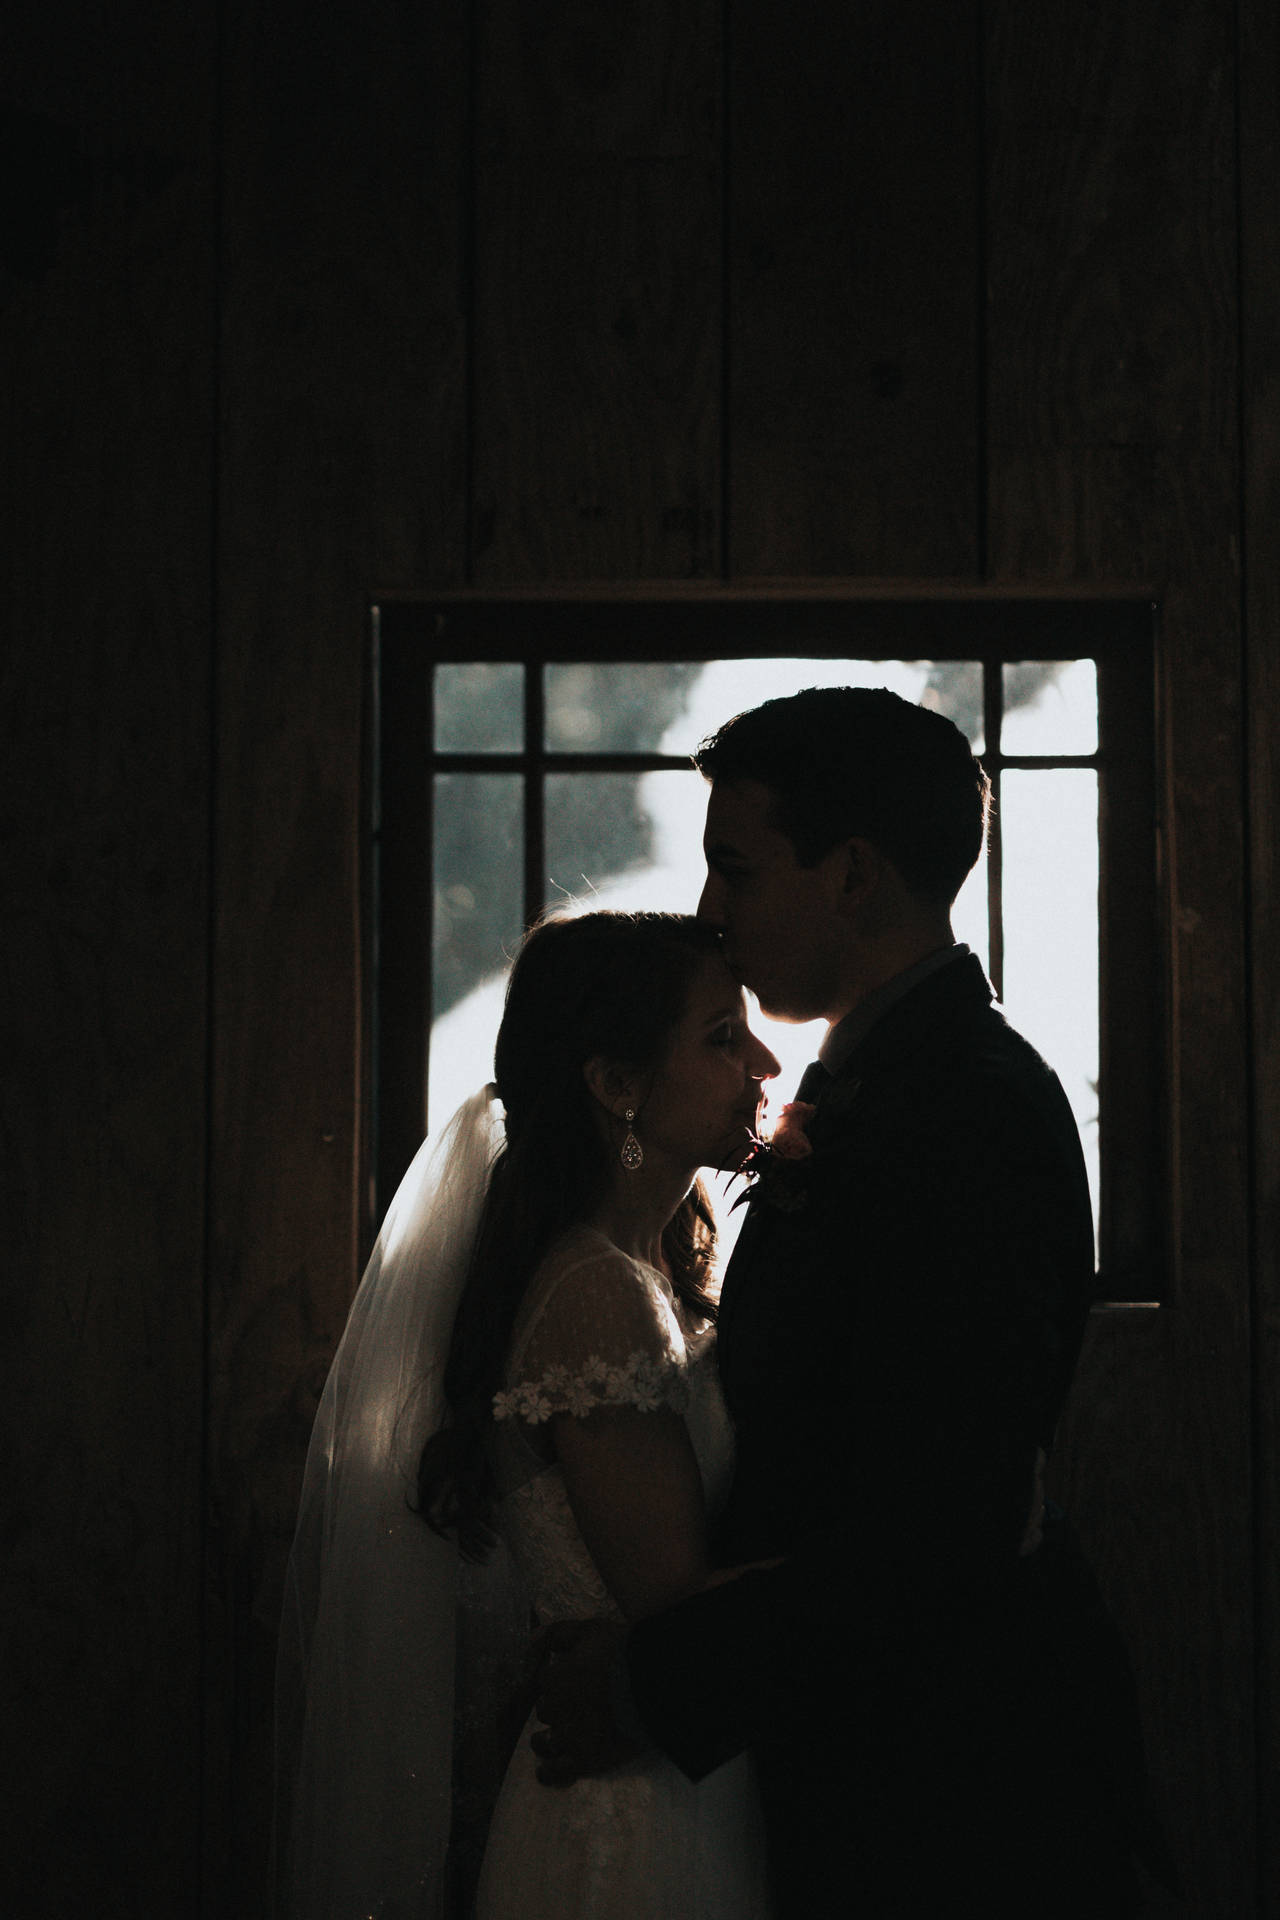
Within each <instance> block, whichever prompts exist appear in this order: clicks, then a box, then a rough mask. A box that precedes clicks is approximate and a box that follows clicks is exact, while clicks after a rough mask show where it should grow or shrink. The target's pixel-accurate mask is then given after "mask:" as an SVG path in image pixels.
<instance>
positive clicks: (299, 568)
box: [207, 0, 467, 1915]
mask: <svg viewBox="0 0 1280 1920" xmlns="http://www.w3.org/2000/svg"><path fill="white" fill-rule="evenodd" d="M466 32H467V8H466V4H465V0H446V4H443V5H440V6H435V7H430V8H422V7H419V6H416V5H413V4H410V3H409V0H359V4H357V3H356V0H339V4H337V5H334V6H327V7H324V8H321V9H311V10H309V11H308V10H305V9H303V10H299V9H297V8H295V7H292V6H288V5H285V4H283V0H228V4H227V6H226V9H225V25H224V35H223V44H224V59H225V70H224V76H223V93H224V101H225V131H224V151H223V159H224V177H223V207H224V242H223V259H224V275H223V299H222V379H221V392H222V422H221V427H222V464H221V542H220V551H219V556H218V596H219V597H218V610H219V620H220V629H221V648H220V661H219V680H218V689H217V701H218V767H217V823H218V825H217V897H218V922H217V946H216V956H217V959H216V983H217V995H216V1001H215V1014H214V1018H215V1028H214V1032H215V1089H214V1092H215V1105H214V1121H213V1126H214V1159H213V1187H212V1219H213V1268H212V1284H211V1343H212V1344H211V1369H212V1409H211V1449H212V1464H211V1473H212V1493H211V1543H212V1544H211V1555H210V1563H211V1576H212V1581H213V1599H212V1617H211V1627H210V1645H211V1679H210V1689H209V1721H210V1730H211V1731H210V1742H209V1751H210V1773H209V1790H208V1798H209V1808H210V1818H209V1831H208V1845H207V1871H208V1896H207V1897H208V1900H209V1903H210V1906H211V1907H212V1908H213V1909H214V1910H215V1911H225V1912H235V1913H237V1914H245V1915H250V1914H253V1913H255V1912H257V1911H259V1910H260V1907H261V1902H262V1900H263V1899H264V1896H265V1885H266V1873H265V1867H266V1828H267V1822H268V1820H269V1817H270V1806H271V1794H270V1757H271V1688H272V1672H273V1660H274V1647H275V1634H276V1625H277V1620H278V1612H279V1600H280V1590H281V1581H282V1576H283V1567H284V1561H285V1557H286V1554H287V1549H288V1543H289V1539H290V1536H291V1533H292V1527H293V1520H294V1512H295V1506H296V1496H297V1488H298V1483H299V1479H300V1475H301V1468H302V1461H303V1457H304V1454H305V1449H306V1444H307V1439H308V1435H309V1431H310V1426H311V1420H312V1416H313V1414H314V1410H315V1405H316V1401H317V1398H318V1395H319V1391H320V1387H321V1385H322V1382H323V1379H324V1375H325V1372H326V1369H327V1366H328V1362H329V1358H330V1356H331V1354H332V1351H333V1348H334V1346H335V1345H336V1342H337V1339H338V1337H339V1335H340V1333H341V1330H342V1325H343V1321H344V1318H345V1314H346V1309H347V1306H348V1304H349V1302H350V1298H351V1293H352V1290H353V1286H354V1282H355V1278H356V1267H357V1221H358V1207H357V1192H356V1187H357V1181H356V1170H357V1165H358V1160H359V1153H360V1145H361V1143H360V1140H359V1137H358V1115H359V1109H360V1094H361V1078H362V1064H361V1059H360V1052H359V1033H360V1019H359V1016H360V1011H361V996H362V981H361V978H360V958H361V956H360V927H359V906H360V880H361V876H360V872H359V867H358V853H359V848H358V839H359V824H360V815H361V740H362V726H363V708H364V701H365V697H366V688H365V663H366V652H367V606H368V601H369V600H370V598H371V597H372V596H374V595H375V594H376V593H377V591H378V590H379V589H381V588H384V587H388V586H400V585H403V584H405V583H406V582H423V581H436V582H440V583H453V582H456V581H457V580H458V579H459V578H460V576H461V572H462V566H463V545H464V534H463V528H464V524H465V481H464V475H465V441H464V421H465V335H464V324H463V314H464V295H463V275H462V266H461V257H460V230H461V220H460V209H461V206H462V200H463V196H462V154H463V144H464V143H463V123H464V115H465V103H466V94H467V82H466V71H467V63H466Z"/></svg>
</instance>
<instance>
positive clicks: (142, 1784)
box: [0, 0, 213, 1915]
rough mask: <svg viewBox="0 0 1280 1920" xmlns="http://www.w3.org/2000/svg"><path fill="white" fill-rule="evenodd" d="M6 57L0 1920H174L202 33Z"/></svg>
mask: <svg viewBox="0 0 1280 1920" xmlns="http://www.w3.org/2000/svg"><path fill="white" fill-rule="evenodd" d="M6 38H7V41H8V44H7V47H6V58H5V61H4V69H3V70H4V105H3V107H0V133H2V134H3V136H4V143H5V174H6V190H7V196H9V203H8V206H7V208H6V211H7V213H9V214H10V217H9V218H8V219H7V220H6V224H5V229H4V237H3V243H2V256H0V296H2V297H0V358H2V359H3V365H4V379H3V381H2V382H0V410H2V418H0V444H2V445H3V447H4V450H5V456H6V458H5V461H4V463H3V468H2V470H0V515H2V517H3V533H2V534H0V606H2V607H3V618H4V622H5V628H6V631H5V636H4V642H3V645H2V646H0V712H3V714H4V731H5V740H4V753H3V756H2V767H0V814H2V824H0V848H2V850H3V853H2V858H3V879H4V893H5V917H4V938H3V941H2V942H0V981H2V983H3V984H2V988H0V1007H2V1008H3V1014H2V1015H0V1020H2V1027H0V1032H2V1036H3V1039H2V1045H3V1055H4V1063H5V1070H4V1074H3V1077H2V1078H0V1141H2V1143H3V1154H2V1156H0V1158H2V1160H3V1166H4V1175H3V1187H4V1200H5V1207H4V1217H5V1223H6V1225H5V1254H6V1260H5V1265H4V1280H3V1295H4V1306H3V1325H4V1344H3V1351H4V1367H3V1391H2V1392H0V1421H2V1423H3V1456H4V1460H5V1473H4V1487H3V1494H2V1496H0V1501H2V1506H3V1514H2V1518H0V1527H2V1530H3V1536H4V1541H5V1555H4V1562H3V1576H2V1579H0V1595H2V1598H0V1606H2V1608H3V1619H4V1627H3V1639H4V1644H5V1649H6V1656H7V1657H6V1660H5V1681H4V1689H3V1699H2V1700H0V1749H2V1751H3V1761H4V1764H3V1768H2V1772H3V1778H4V1782H5V1788H4V1793H5V1810H4V1818H3V1822H2V1823H0V1824H2V1825H3V1832H4V1846H3V1861H2V1863H0V1906H3V1907H4V1909H5V1910H6V1911H8V1912H13V1913H30V1914H41V1915H44V1914H50V1915H52V1914H63V1913H67V1914H70V1913H101V1914H115V1913H118V1912H126V1911H145V1912H152V1913H174V1912H183V1911H188V1912H189V1911H193V1910H195V1907H196V1904H197V1902H198V1878H197V1868H196V1862H197V1860H198V1855H199V1791H198V1789H199V1705H200V1699H199V1692H200V1642H199V1622H200V1577H201V1553H200V1507H201V1443H202V1428H203V1411H204V1408H203V1373H204V1358H203V1338H202V1331H203V1330H202V1318H203V1233H204V1160H205V1047H206V1030H205V1020H206V993H207V968H206V946H207V916H208V881H209V876H208V863H207V848H208V761H209V752H208V682H209V671H210V665H209V663H210V603H209V588H208V553H209V540H210V530H211V524H212V464H213V460H212V359H211V349H212V305H211V284H212V263H213V218H212V210H213V200H212V149H211V131H212V129H211V112H212V91H213V88H212V82H213V67H212V43H213V36H212V12H211V9H210V8H207V7H199V6H197V7H193V8H191V9H188V10H187V14H186V19H185V23H184V36H183V39H182V43H181V45H178V44H176V43H175V41H174V39H173V38H172V36H171V35H170V34H169V32H168V30H167V27H166V21H165V17H164V9H163V8H156V7H152V6H148V5H146V4H132V3H131V0H125V4H124V5H122V7H121V8H120V9H118V10H117V12H116V15H115V19H114V23H113V26H112V28H111V29H110V31H107V30H106V28H105V22H104V20H103V19H102V18H101V17H100V16H99V14H98V13H97V12H96V11H95V10H94V9H92V8H89V7H87V6H76V5H67V4H64V5H59V6H54V7H52V8H50V9H48V10H47V11H44V12H42V13H41V16H40V18H39V19H38V20H37V19H34V18H30V17H27V15H25V14H24V17H23V19H22V21H21V22H18V21H16V20H15V21H14V22H13V23H12V32H11V33H10V34H7V35H6ZM72 47H74V49H75V57H74V58H73V57H69V49H71V48H72ZM146 48H155V49H160V48H163V49H164V54H165V57H164V58H163V59H160V60H158V61H157V62H156V63H155V64H154V65H153V64H152V62H151V61H150V60H149V59H147V58H145V57H144V55H143V49H146ZM156 1809H162V1813H161V1815H160V1816H159V1817H157V1813H156Z"/></svg>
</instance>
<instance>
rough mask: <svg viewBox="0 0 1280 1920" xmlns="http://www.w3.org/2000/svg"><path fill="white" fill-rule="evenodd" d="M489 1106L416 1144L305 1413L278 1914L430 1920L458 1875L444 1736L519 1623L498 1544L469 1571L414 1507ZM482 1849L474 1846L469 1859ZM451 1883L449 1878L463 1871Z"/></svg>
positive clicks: (500, 1664)
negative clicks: (315, 1407)
mask: <svg viewBox="0 0 1280 1920" xmlns="http://www.w3.org/2000/svg"><path fill="white" fill-rule="evenodd" d="M501 1145H502V1120H501V1110H500V1109H499V1108H498V1107H497V1105H496V1103H495V1097H494V1089H493V1088H492V1087H491V1086H490V1087H485V1088H484V1089H482V1091H481V1092H480V1093H478V1094H475V1095H473V1097H472V1098H471V1099H470V1100H468V1101H467V1102H466V1103H465V1104H464V1105H463V1106H462V1107H460V1108H459V1110H458V1112H457V1113H456V1114H455V1115H454V1117H453V1119H452V1120H451V1121H450V1122H449V1125H448V1126H447V1127H446V1128H445V1130H444V1132H443V1134H442V1135H441V1136H440V1138H439V1140H438V1142H428V1143H426V1144H424V1146H423V1147H422V1148H421V1149H420V1151H419V1153H418V1155H417V1157H416V1158H415V1160H414V1162H413V1164H412V1166H411V1167H410V1168H409V1171H408V1173H407V1174H406V1175H405V1177H404V1179H403V1181H402V1182H401V1184H400V1187H399V1189H398V1191H397V1193H396V1196H395V1198H394V1200H393V1201H392V1203H391V1206H390V1207H389V1208H388V1210H387V1215H386V1219H385V1221H384V1223H383V1226H382V1231H381V1233H380V1234H379V1236H378V1241H377V1244H376V1246H375V1247H374V1250H373V1255H372V1257H371V1259H370V1261H369V1265H368V1267H367V1269H366V1271H365V1275H364V1278H363V1280H362V1281H361V1284H360V1288H359V1291H358V1293H357V1294H356V1298H355V1301H354V1303H353V1305H352V1308H351V1313H350V1316H349V1318H348V1321H347V1326H346V1331H345V1332H344V1334H343V1336H342V1341H341V1344H340V1345H339V1348H338V1351H337V1354H336V1356H335V1358H334V1362H333V1366H332V1368H331V1370H330V1373H329V1377H328V1380H327V1381H326V1383H325V1388H324V1392H323V1395H322V1397H321V1401H320V1407H319V1411H318V1413H317V1416H316V1421H315V1427H314V1429H313V1432H312V1437H311V1446H310V1450H309V1452H308V1455H307V1464H306V1470H305V1474H304V1478H303V1488H302V1496H301V1501H300V1505H299V1513H298V1525H297V1531H296V1534H295V1537H294V1543H293V1550H292V1553H291V1555H290V1560H289V1567H288V1573H287V1577H286V1583H285V1601H284V1611H283V1619H282V1624H281V1636H280V1654H279V1664H278V1669H277V1688H276V1741H277V1764H276V1796H277V1802H276V1847H275V1872H274V1881H275V1895H276V1910H277V1913H278V1914H279V1915H280V1916H282V1920H283V1917H284V1916H288V1920H327V1917H328V1916H332V1920H339V1916H341V1920H353V1917H354V1916H356V1915H368V1916H380V1917H381V1920H436V1916H440V1915H443V1914H444V1913H446V1911H447V1910H448V1908H447V1906H446V1898H447V1888H448V1885H449V1881H450V1878H451V1877H453V1878H455V1879H456V1876H457V1871H458V1861H457V1857H456V1856H457V1850H458V1834H457V1831H456V1829H455V1833H454V1858H452V1859H451V1857H450V1852H449V1849H450V1833H451V1827H455V1807H456V1805H457V1803H458V1802H459V1800H460V1799H462V1798H465V1793H466V1792H469V1791H470V1790H471V1789H470V1787H469V1786H468V1784H467V1782H465V1781H464V1780H462V1779H460V1777H459V1768H458V1767H457V1765H456V1764H455V1749H456V1748H457V1746H458V1743H459V1734H460V1731H461V1733H462V1735H463V1738H464V1744H465V1733H466V1728H467V1727H468V1726H476V1725H484V1726H490V1725H492V1724H494V1723H496V1721H497V1719H498V1718H499V1717H500V1713H499V1708H500V1703H501V1702H500V1696H501V1694H502V1692H503V1690H504V1688H506V1686H507V1685H508V1683H509V1680H510V1676H511V1673H512V1671H513V1670H514V1668H515V1667H516V1666H518V1660H519V1653H520V1651H521V1646H522V1641H523V1635H524V1628H525V1624H526V1621H527V1612H526V1610H525V1609H524V1608H523V1606H522V1603H521V1600H520V1596H519V1593H518V1589H517V1584H516V1582H515V1578H514V1575H513V1574H512V1572H511V1569H510V1566H509V1564H508V1563H507V1562H506V1560H505V1558H504V1555H503V1550H502V1549H501V1548H499V1549H498V1550H497V1551H496V1553H495V1555H494V1557H493V1559H492V1560H491V1561H490V1562H489V1563H488V1564H487V1565H486V1566H485V1567H483V1568H480V1569H474V1568H471V1567H469V1566H467V1565H466V1564H465V1563H464V1562H463V1561H462V1560H461V1556H460V1555H459V1554H458V1552H457V1550H456V1548H455V1547H454V1545H453V1544H452V1542H450V1541H447V1540H442V1539H441V1538H440V1537H439V1536H438V1535H436V1534H435V1533H433V1532H432V1531H431V1530H430V1528H428V1527H427V1525H426V1524H425V1522H424V1521H423V1520H422V1519H420V1518H419V1516H418V1514H417V1513H416V1512H414V1511H413V1505H414V1503H415V1491H416V1482H417V1466H418V1456H419V1454H420V1452H421V1449H422V1444H423V1442H424V1440H425V1439H426V1438H427V1436H428V1435H429V1434H431V1433H432V1432H434V1431H435V1429H436V1428H437V1427H438V1426H439V1424H440V1421H441V1418H442V1415H443V1412H444V1399H443V1373H444V1363H445V1359H446V1357H447V1354H448V1349H449V1341H450V1337H451V1335H452V1330H453V1322H454V1317H455V1315H456V1312H457V1307H458V1301H459V1298H460V1295H461V1291H462V1286H463V1282H464V1280H465V1277H466V1272H467V1266H468V1261H469V1259H470V1255H471V1250H472V1246H473V1244H474V1240H475V1233H476V1227H477V1224H478V1222H479V1218H480V1211H481V1207H482V1204H483V1200H484V1195H485V1191H486V1188H487V1185H488V1179H489V1173H490V1169H491V1168H492V1166H493V1163H494V1160H495V1159H496V1157H497V1155H498V1152H499V1150H500V1148H501ZM482 1842H483V1832H482V1831H481V1832H480V1834H479V1836H478V1837H476V1836H473V1838H472V1848H473V1850H474V1849H475V1848H478V1846H479V1845H481V1844H482ZM461 1870H462V1873H463V1876H464V1877H465V1875H466V1871H467V1869H466V1863H465V1861H464V1862H463V1864H462V1869H461Z"/></svg>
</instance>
